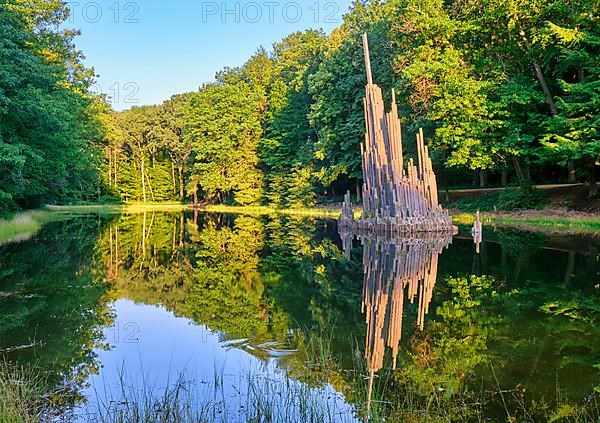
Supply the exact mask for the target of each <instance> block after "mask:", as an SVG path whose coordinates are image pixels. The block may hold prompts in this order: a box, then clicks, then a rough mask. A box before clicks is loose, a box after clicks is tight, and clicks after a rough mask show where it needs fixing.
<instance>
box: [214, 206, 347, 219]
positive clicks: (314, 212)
mask: <svg viewBox="0 0 600 423" xmlns="http://www.w3.org/2000/svg"><path fill="white" fill-rule="evenodd" d="M205 210H206V211H207V212H210V213H229V214H243V215H247V216H264V215H273V214H285V215H290V216H308V217H311V216H312V217H325V218H327V217H332V218H337V217H339V215H340V213H341V212H340V210H337V209H334V208H325V207H312V208H290V209H278V208H274V207H268V206H226V205H211V206H207V207H206V209H205Z"/></svg>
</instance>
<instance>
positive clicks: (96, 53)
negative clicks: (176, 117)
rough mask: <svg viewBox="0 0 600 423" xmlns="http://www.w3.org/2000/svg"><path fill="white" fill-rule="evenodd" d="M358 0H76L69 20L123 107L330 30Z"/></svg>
mask: <svg viewBox="0 0 600 423" xmlns="http://www.w3.org/2000/svg"><path fill="white" fill-rule="evenodd" d="M350 4H351V0H336V1H329V0H320V1H317V0H304V1H302V0H298V1H288V0H280V1H278V0H273V1H271V0H265V1H261V0H258V1H246V0H244V1H239V2H236V1H232V0H223V1H204V0H199V1H192V0H169V1H165V0H137V1H128V0H119V1H115V0H97V1H87V0H72V1H69V2H68V5H69V7H70V8H71V11H72V16H71V18H70V19H69V21H68V22H67V24H66V26H68V27H71V28H78V29H80V30H81V31H82V35H81V36H80V37H78V38H77V40H76V45H77V47H78V49H80V50H82V51H83V52H84V53H85V55H86V64H87V65H88V66H93V67H94V68H95V70H96V73H97V74H99V75H100V76H99V78H98V82H97V85H96V86H95V87H94V89H95V90H97V91H99V92H103V93H107V94H109V95H110V96H111V97H113V107H114V108H115V109H117V110H123V109H127V108H130V107H131V106H133V105H143V104H158V103H161V102H162V101H164V100H165V99H167V98H169V97H170V96H171V95H172V94H176V93H182V92H186V91H195V90H197V89H198V87H199V86H201V85H202V84H203V83H205V82H210V81H214V75H215V72H217V71H219V70H221V69H222V68H223V67H225V66H230V67H234V66H239V65H241V64H243V63H244V62H245V61H246V60H247V59H248V58H249V57H250V56H251V55H252V53H254V52H255V51H256V49H257V48H258V47H259V46H261V45H262V46H264V47H266V48H269V49H270V47H271V45H272V44H273V43H274V42H276V41H279V40H280V39H282V38H283V37H284V36H286V35H287V34H289V33H291V32H293V31H298V30H304V29H307V28H322V29H323V30H325V31H326V32H330V31H331V30H332V29H333V28H335V27H337V26H339V25H340V23H341V21H342V16H343V14H344V13H346V12H347V11H348V8H349V7H350Z"/></svg>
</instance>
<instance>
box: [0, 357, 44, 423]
mask: <svg viewBox="0 0 600 423" xmlns="http://www.w3.org/2000/svg"><path fill="white" fill-rule="evenodd" d="M51 396H52V394H51V392H49V390H48V389H47V384H46V380H45V379H44V377H43V376H42V375H41V373H40V372H38V371H37V370H35V369H33V368H31V367H22V366H13V365H9V364H7V363H6V362H0V421H1V422H3V423H34V422H36V423H37V422H40V421H42V420H44V419H49V416H50V415H52V414H53V413H52V412H51V407H49V406H48V404H49V398H50V397H51Z"/></svg>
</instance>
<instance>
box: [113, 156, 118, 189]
mask: <svg viewBox="0 0 600 423" xmlns="http://www.w3.org/2000/svg"><path fill="white" fill-rule="evenodd" d="M113 164H114V170H115V179H114V183H115V189H117V188H118V180H119V174H118V173H117V169H118V164H119V162H118V161H117V147H115V149H114V152H113Z"/></svg>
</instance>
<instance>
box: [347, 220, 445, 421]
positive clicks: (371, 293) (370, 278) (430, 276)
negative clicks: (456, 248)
mask: <svg viewBox="0 0 600 423" xmlns="http://www.w3.org/2000/svg"><path fill="white" fill-rule="evenodd" d="M340 235H341V236H342V239H343V240H344V245H350V246H351V240H352V238H351V237H350V242H347V239H348V234H346V233H345V232H344V231H342V233H341V234H340ZM359 239H360V240H361V241H362V244H363V265H364V286H363V305H362V309H363V313H365V318H366V323H367V335H366V345H365V361H366V365H367V371H368V374H369V376H370V377H369V379H370V380H369V387H368V394H369V400H368V404H367V405H368V409H369V410H370V405H371V395H372V392H373V378H374V376H375V373H376V372H378V371H379V370H380V369H381V368H382V367H383V361H384V357H385V350H386V348H389V349H391V352H392V359H393V368H394V369H396V365H397V360H398V354H399V348H400V341H401V339H402V324H403V314H404V303H405V296H406V297H407V299H408V301H410V303H411V304H414V303H415V302H416V303H417V304H418V313H417V322H416V323H417V326H418V327H419V329H421V330H423V329H424V325H425V315H426V314H427V313H428V312H429V304H430V302H431V299H432V296H433V288H434V286H435V283H436V277H437V268H438V256H439V254H441V252H442V251H443V249H444V248H446V247H447V246H448V245H450V244H451V243H452V235H451V234H450V233H448V234H433V233H430V234H420V235H418V236H414V237H410V238H394V237H385V236H376V235H373V236H359ZM346 253H347V254H348V251H347V252H346Z"/></svg>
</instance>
